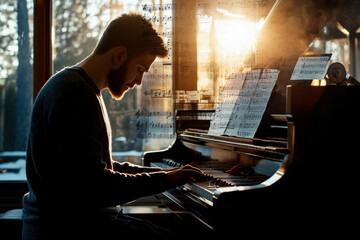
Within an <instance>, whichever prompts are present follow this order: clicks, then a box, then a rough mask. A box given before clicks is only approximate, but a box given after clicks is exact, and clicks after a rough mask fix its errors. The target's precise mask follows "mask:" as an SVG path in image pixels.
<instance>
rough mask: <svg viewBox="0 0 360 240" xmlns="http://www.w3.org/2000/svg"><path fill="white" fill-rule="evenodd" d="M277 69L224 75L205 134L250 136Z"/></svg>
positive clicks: (261, 114)
mask: <svg viewBox="0 0 360 240" xmlns="http://www.w3.org/2000/svg"><path fill="white" fill-rule="evenodd" d="M279 72H280V71H279V70H277V69H263V70H261V69H257V70H252V71H247V72H240V73H235V74H231V75H228V76H227V79H226V83H225V86H224V90H223V91H222V92H221V93H220V99H219V100H220V102H219V104H218V106H217V108H216V112H215V114H214V117H213V119H212V120H211V124H210V128H209V132H208V134H211V135H216V136H220V135H229V136H235V137H243V138H253V137H254V135H255V133H256V131H257V129H258V127H259V125H260V121H261V119H262V117H263V114H264V112H265V109H266V106H267V103H268V101H269V98H270V95H271V93H272V90H273V88H274V86H275V83H276V80H277V77H278V75H279Z"/></svg>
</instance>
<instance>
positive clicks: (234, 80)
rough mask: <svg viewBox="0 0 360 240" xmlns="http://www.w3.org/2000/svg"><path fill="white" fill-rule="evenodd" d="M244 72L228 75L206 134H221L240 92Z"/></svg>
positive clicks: (244, 75)
mask: <svg viewBox="0 0 360 240" xmlns="http://www.w3.org/2000/svg"><path fill="white" fill-rule="evenodd" d="M245 77H246V73H236V74H231V75H228V76H227V78H226V83H225V86H224V90H223V91H222V92H221V93H220V97H219V104H218V106H217V108H216V111H215V115H214V119H213V120H212V121H211V125H210V129H209V132H208V134H211V135H217V136H219V135H223V134H224V132H225V129H226V127H227V125H228V123H229V119H230V116H231V113H232V112H233V109H234V107H235V103H236V100H237V99H238V96H239V94H240V92H241V89H242V87H243V84H244V81H245Z"/></svg>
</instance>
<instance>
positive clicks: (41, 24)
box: [33, 0, 52, 101]
mask: <svg viewBox="0 0 360 240" xmlns="http://www.w3.org/2000/svg"><path fill="white" fill-rule="evenodd" d="M51 13H52V1H51V0H34V50H33V51H34V63H33V100H34V101H35V98H36V96H37V94H38V93H39V91H40V89H41V88H42V87H43V86H44V84H45V83H46V81H47V80H48V79H49V78H50V76H51V69H52V61H51V58H52V54H51V53H52V51H51V40H52V39H51V37H52V36H51Z"/></svg>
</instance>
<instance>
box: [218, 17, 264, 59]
mask: <svg viewBox="0 0 360 240" xmlns="http://www.w3.org/2000/svg"><path fill="white" fill-rule="evenodd" d="M261 25H262V21H261V20H260V22H259V23H254V22H246V21H243V20H240V19H235V20H215V29H216V30H215V31H216V33H215V38H216V41H217V44H218V46H220V47H221V50H222V51H223V53H224V54H231V55H246V54H247V53H248V52H249V51H252V50H253V48H254V45H255V42H256V38H257V34H258V32H259V31H260V29H261Z"/></svg>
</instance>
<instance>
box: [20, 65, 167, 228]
mask: <svg viewBox="0 0 360 240" xmlns="http://www.w3.org/2000/svg"><path fill="white" fill-rule="evenodd" d="M110 132H111V130H110V126H109V120H108V116H107V113H106V109H105V106H104V103H103V100H102V96H101V94H100V91H99V89H98V88H97V87H96V85H95V84H94V83H93V82H92V80H91V79H90V78H89V77H88V76H87V75H86V73H85V71H83V70H82V69H81V68H75V67H73V68H65V69H63V70H62V71H60V72H58V73H57V74H55V75H54V76H53V77H52V78H51V79H50V80H49V81H48V82H47V83H46V84H45V86H44V87H43V88H42V89H41V91H40V93H39V94H38V96H37V98H36V100H35V103H34V107H33V112H32V118H31V128H30V135H29V142H28V150H27V159H26V173H27V180H28V185H29V193H28V194H26V195H25V196H24V199H23V211H24V214H23V219H24V220H25V221H32V220H37V219H46V218H47V217H51V216H53V215H54V214H55V215H56V216H57V217H58V216H59V215H60V216H61V215H64V216H65V215H68V214H71V215H74V214H75V215H76V214H77V213H78V214H80V215H82V216H83V214H84V213H85V212H87V213H91V212H97V211H101V210H102V209H104V208H106V207H109V206H113V205H117V204H122V203H126V202H128V201H131V200H134V199H136V198H139V197H142V196H146V195H152V194H156V193H159V192H162V191H164V190H166V188H167V187H168V180H167V176H166V174H165V173H164V172H159V171H158V170H159V169H154V168H146V167H140V166H139V167H138V166H135V165H132V164H129V163H122V164H120V163H118V162H113V161H112V158H111V144H110V143H111V139H110V134H109V133H110ZM155 171H156V172H155ZM54 211H55V212H54Z"/></svg>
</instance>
